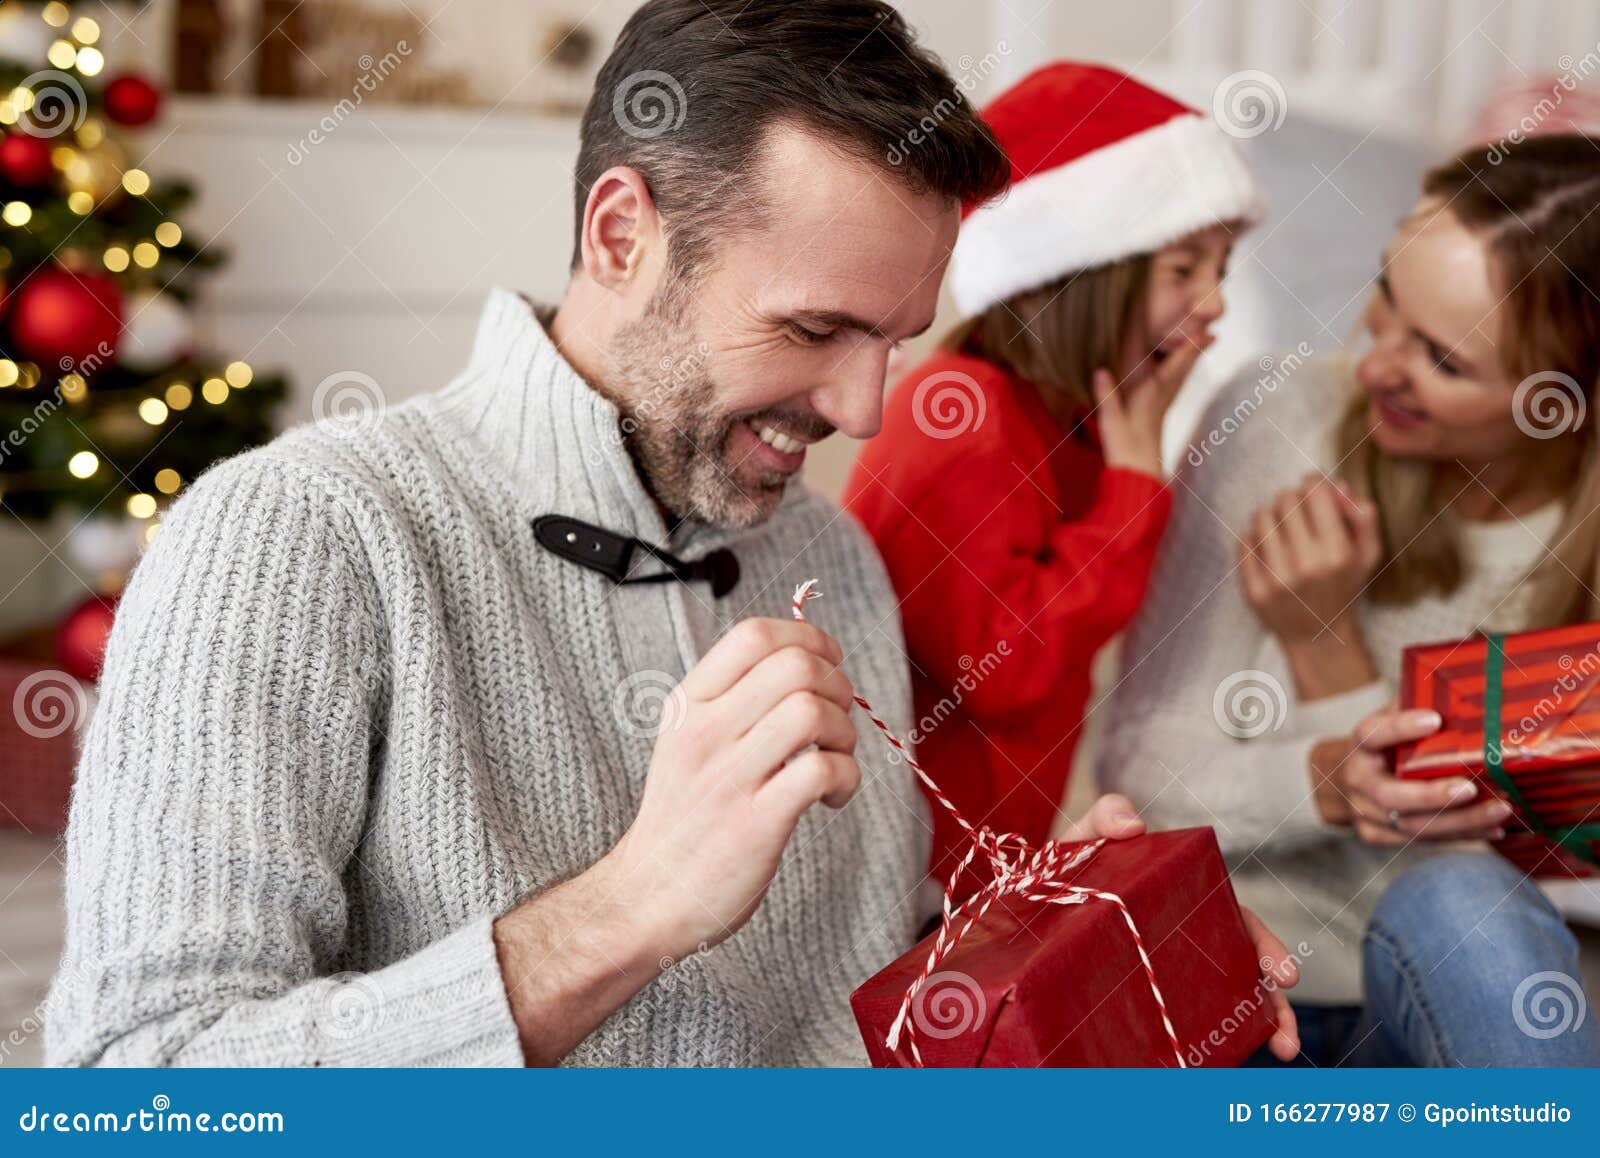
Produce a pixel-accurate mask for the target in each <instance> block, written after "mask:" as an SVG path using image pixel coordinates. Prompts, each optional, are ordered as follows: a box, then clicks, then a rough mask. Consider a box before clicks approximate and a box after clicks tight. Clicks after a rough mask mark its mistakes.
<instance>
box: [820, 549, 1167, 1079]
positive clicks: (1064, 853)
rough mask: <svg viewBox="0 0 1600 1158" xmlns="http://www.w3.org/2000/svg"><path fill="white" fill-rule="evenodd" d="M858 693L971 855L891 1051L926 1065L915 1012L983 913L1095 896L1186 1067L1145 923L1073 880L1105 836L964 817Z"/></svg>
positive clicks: (905, 1002)
mask: <svg viewBox="0 0 1600 1158" xmlns="http://www.w3.org/2000/svg"><path fill="white" fill-rule="evenodd" d="M816 585H817V581H816V580H815V579H811V580H808V581H807V582H805V583H802V584H800V586H799V587H796V588H795V592H794V603H793V606H794V617H795V618H796V619H797V620H799V621H800V622H801V623H804V622H806V614H805V605H806V603H807V602H808V601H809V600H812V599H816V598H818V597H820V596H821V594H822V592H820V591H818V590H817V589H816ZM854 698H855V702H856V706H857V707H859V708H860V709H861V710H862V711H863V712H865V713H866V714H867V719H869V720H871V721H872V723H873V725H874V726H875V727H876V728H877V729H878V731H880V732H882V733H883V738H884V739H885V740H887V741H888V742H889V744H890V745H891V746H892V747H893V748H894V750H895V751H896V752H898V753H900V756H901V758H902V759H903V760H905V762H906V763H907V764H908V765H910V767H911V770H912V771H913V772H915V773H916V774H917V777H918V779H920V780H921V781H922V783H923V784H924V785H925V786H926V787H927V789H928V792H929V794H930V795H932V796H933V798H934V799H935V800H937V801H938V802H939V803H940V804H941V805H943V806H944V808H945V810H946V811H948V812H949V813H950V816H951V817H952V818H953V819H954V820H955V822H956V824H957V825H959V826H960V827H961V830H962V831H963V832H965V833H966V834H967V837H968V843H967V848H966V852H965V854H964V855H963V856H962V857H961V861H960V863H959V864H957V865H956V867H955V870H954V871H953V872H951V874H950V878H949V880H948V881H947V882H946V883H945V888H944V916H943V918H942V919H941V921H940V922H939V932H938V934H937V935H936V936H935V937H934V940H933V947H932V948H931V949H929V950H928V958H927V960H926V961H925V962H924V963H923V966H922V970H921V972H919V973H918V974H917V979H916V980H915V981H913V982H912V983H911V986H910V987H909V988H908V989H907V990H906V994H905V997H904V998H903V999H902V1000H901V1002H900V1010H899V1012H898V1013H896V1014H895V1018H894V1021H893V1022H892V1023H891V1024H890V1026H889V1033H888V1036H887V1038H886V1039H885V1041H884V1044H885V1045H886V1046H888V1048H889V1049H890V1051H892V1052H896V1053H898V1052H899V1049H900V1043H901V1041H902V1040H903V1041H904V1042H905V1046H906V1051H907V1053H908V1055H909V1058H910V1061H911V1064H912V1065H915V1066H920V1065H922V1054H921V1052H920V1051H919V1050H918V1049H917V1025H916V1019H915V1018H914V1017H912V1016H911V1010H912V1008H913V1007H914V1005H915V1003H916V1000H917V995H918V994H919V993H921V992H922V988H923V986H925V985H926V984H927V983H928V978H929V977H931V976H932V975H933V974H934V972H935V971H937V970H938V968H939V966H940V964H941V963H942V962H943V961H944V960H945V958H947V957H948V956H949V955H950V954H951V953H953V952H954V951H955V948H956V946H957V945H959V944H960V943H961V939H962V938H963V937H965V936H966V935H967V932H968V931H969V930H970V929H971V928H972V926H973V925H975V924H977V923H978V921H980V920H982V919H983V915H984V914H985V913H987V912H988V911H989V907H990V906H991V905H993V904H994V902H995V901H997V900H999V899H1000V898H1002V897H1008V896H1010V897H1017V898H1020V899H1022V900H1025V901H1035V902H1039V903H1041V904H1047V905H1080V904H1083V903H1084V902H1085V901H1090V900H1096V901H1105V902H1107V903H1109V904H1112V905H1115V906H1116V908H1117V911H1118V912H1119V913H1121V914H1122V920H1123V922H1124V923H1125V924H1126V925H1127V926H1128V932H1129V934H1131V935H1132V937H1133V945H1134V948H1135V949H1137V950H1138V951H1139V961H1140V962H1141V963H1142V964H1143V965H1144V974H1145V979H1146V980H1147V981H1148V982H1149V983H1150V994H1151V996H1152V997H1154V998H1155V1001H1156V1008H1157V1009H1158V1010H1160V1012H1161V1024H1162V1026H1163V1027H1164V1028H1165V1029H1166V1031H1167V1040H1168V1041H1170V1042H1171V1043H1172V1053H1173V1056H1174V1057H1175V1058H1176V1059H1177V1063H1178V1067H1179V1068H1180V1069H1183V1068H1187V1063H1185V1061H1184V1057H1183V1047H1182V1046H1181V1045H1180V1044H1179V1042H1178V1033H1177V1030H1175V1029H1173V1027H1172V1018H1171V1017H1170V1016H1168V1014H1167V1002H1166V999H1165V998H1164V997H1163V996H1162V994H1161V985H1160V984H1159V983H1158V982H1157V981H1156V973H1155V968H1154V967H1153V966H1152V965H1151V964H1150V954H1149V953H1147V952H1146V951H1145V946H1144V938H1143V937H1142V936H1140V934H1139V926H1138V925H1137V924H1136V923H1135V922H1134V919H1133V914H1132V913H1130V912H1128V906H1127V905H1126V904H1124V903H1123V901H1122V898H1121V897H1119V896H1117V895H1116V894H1115V893H1108V892H1106V891H1104V890H1103V889H1091V888H1086V887H1083V886H1080V885H1069V884H1067V883H1066V878H1067V877H1068V876H1069V875H1070V874H1071V873H1072V872H1073V871H1074V870H1076V869H1077V868H1079V867H1080V866H1081V865H1082V864H1083V863H1084V862H1085V861H1087V860H1089V859H1090V858H1091V857H1093V856H1094V855H1095V853H1097V852H1098V851H1100V847H1101V846H1102V845H1104V844H1105V841H1104V840H1103V839H1101V840H1092V841H1086V842H1071V843H1066V842H1062V841H1056V840H1047V841H1045V842H1044V843H1043V844H1042V845H1039V846H1038V847H1037V848H1035V847H1034V846H1032V845H1030V844H1029V843H1028V842H1027V841H1026V840H1024V839H1023V838H1022V837H1021V836H1019V835H1018V834H1017V833H1014V832H1007V833H997V832H995V831H994V829H992V828H990V827H989V826H988V825H974V824H973V823H972V822H971V821H969V820H968V819H967V818H966V817H965V816H963V815H961V810H960V809H959V808H957V807H956V806H955V803H954V802H953V801H952V800H951V799H950V798H949V797H948V796H946V795H945V794H944V792H943V790H941V789H940V787H939V785H938V783H937V782H936V781H935V780H934V779H933V777H932V776H930V775H928V772H927V770H926V769H925V768H923V766H922V765H921V764H919V763H917V758H916V756H915V755H913V754H912V752H911V749H910V748H908V747H906V746H905V745H904V744H902V743H901V742H900V738H899V737H898V736H896V735H895V734H894V733H893V732H892V731H890V730H889V725H887V724H885V723H884V722H883V721H882V720H881V719H879V718H878V714H877V712H875V711H873V710H872V705H871V704H869V703H868V702H867V701H866V700H865V699H863V698H862V697H861V696H856V697H854ZM980 857H981V858H982V861H983V862H984V863H986V864H987V867H988V869H989V872H990V878H989V881H988V883H987V884H985V885H984V886H983V887H982V888H981V889H979V890H978V891H977V892H976V893H974V894H973V895H972V896H970V897H968V898H967V899H966V900H964V901H962V902H961V903H960V904H957V903H956V900H955V896H956V885H957V883H958V882H959V881H960V879H961V877H962V875H963V874H964V873H965V872H966V871H967V869H968V867H969V866H971V865H973V864H974V863H976V862H978V861H979V858H980Z"/></svg>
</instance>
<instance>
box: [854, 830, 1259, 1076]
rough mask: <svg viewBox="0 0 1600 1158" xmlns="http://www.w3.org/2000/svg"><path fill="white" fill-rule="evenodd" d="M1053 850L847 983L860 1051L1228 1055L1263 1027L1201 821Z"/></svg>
mask: <svg viewBox="0 0 1600 1158" xmlns="http://www.w3.org/2000/svg"><path fill="white" fill-rule="evenodd" d="M1055 851H1056V853H1057V856H1058V857H1059V861H1060V863H1059V864H1058V865H1057V866H1056V868H1055V870H1054V871H1051V872H1048V873H1044V874H1041V875H1042V876H1043V878H1044V879H1043V881H1039V882H1034V883H1032V884H1025V885H1024V886H1023V887H1021V888H1015V889H1012V888H1007V889H1004V890H1002V892H1003V895H1002V896H1000V897H998V898H997V899H995V900H994V901H993V903H992V904H990V905H988V907H987V910H986V911H984V912H982V913H981V915H979V916H978V917H977V919H975V920H972V921H971V923H970V927H966V928H965V929H964V931H963V927H964V926H966V925H967V921H968V918H969V917H970V916H972V915H973V913H975V912H976V911H977V910H978V909H979V908H982V907H983V902H984V900H985V899H988V894H987V893H986V892H980V893H979V894H977V895H976V897H974V898H973V899H972V900H971V901H969V902H968V910H967V911H962V910H960V909H959V908H958V909H957V911H956V913H955V916H954V920H953V921H946V922H944V923H943V924H942V925H941V927H940V929H939V931H938V932H937V933H935V934H933V935H931V936H929V937H928V938H926V939H925V940H924V941H922V943H921V944H919V945H917V946H916V947H915V948H913V949H912V950H911V951H910V952H909V953H906V954H905V955H904V956H902V957H901V958H899V959H898V960H897V961H895V962H894V963H893V964H891V965H889V966H888V967H887V968H886V969H883V970H882V971H881V972H879V973H877V974H876V975H874V976H873V977H871V978H870V979H868V980H867V981H866V982H865V983H864V984H863V985H862V986H861V987H860V988H858V989H857V990H856V991H855V993H853V994H852V995H851V998H850V1004H851V1007H852V1009H853V1010H854V1011H855V1015H856V1022H857V1024H858V1025H859V1026H860V1027H861V1034H862V1037H863V1038H864V1039H865V1040H866V1044H867V1054H868V1056H869V1057H870V1058H871V1060H872V1064H873V1065H875V1066H898V1065H910V1064H921V1065H929V1066H1041V1065H1043V1066H1179V1067H1187V1066H1197V1065H1206V1066H1225V1065H1237V1064H1239V1062H1241V1061H1243V1060H1244V1059H1245V1058H1247V1057H1249V1056H1250V1055H1251V1054H1252V1053H1254V1052H1255V1051H1256V1050H1257V1049H1258V1048H1259V1047H1260V1046H1261V1045H1262V1044H1263V1043H1264V1042H1265V1041H1266V1040H1267V1039H1268V1038H1269V1037H1271V1036H1272V1032H1273V1029H1274V1028H1275V1025H1276V1022H1275V1019H1274V1017H1273V1012H1272V1002H1271V990H1270V989H1269V988H1268V985H1267V983H1266V982H1264V981H1263V980H1262V979H1261V974H1260V969H1259V967H1258V965H1257V962H1256V954H1255V949H1254V947H1253V946H1252V944H1251V940H1250V936H1249V933H1248V932H1247V931H1246V929H1245V927H1244V919H1243V917H1242V916H1241V915H1240V912H1239V906H1238V903H1237V902H1236V901H1235V900H1234V895H1233V888H1232V886H1231V885H1229V883H1228V870H1227V866H1226V865H1225V864H1224V863H1223V860H1222V856H1221V854H1220V852H1219V851H1218V849H1217V838H1216V834H1215V833H1213V832H1212V831H1211V829H1209V828H1186V829H1181V830H1179V831H1176V832H1159V833H1151V834H1149V835H1146V836H1138V837H1133V838H1132V839H1129V840H1114V841H1093V842H1089V843H1087V844H1077V845H1074V844H1068V845H1060V844H1058V845H1056V846H1055ZM1021 867H1022V870H1023V872H1022V873H1021V874H1019V875H1026V873H1027V869H1028V867H1029V866H1028V865H1027V864H1026V862H1024V864H1023V866H1021ZM957 933H959V934H960V935H959V937H956V936H955V934H957ZM952 939H954V943H953V944H952V943H951V942H952Z"/></svg>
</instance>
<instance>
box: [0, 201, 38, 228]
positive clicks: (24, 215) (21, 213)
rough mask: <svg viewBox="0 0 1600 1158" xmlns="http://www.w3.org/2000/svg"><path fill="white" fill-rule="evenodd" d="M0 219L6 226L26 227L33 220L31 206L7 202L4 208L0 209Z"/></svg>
mask: <svg viewBox="0 0 1600 1158" xmlns="http://www.w3.org/2000/svg"><path fill="white" fill-rule="evenodd" d="M0 219H4V221H5V223H6V224H7V225H17V226H21V225H26V224H28V222H29V221H32V220H33V206H31V205H29V204H28V203H27V202H26V201H7V202H6V207H5V208H4V209H0Z"/></svg>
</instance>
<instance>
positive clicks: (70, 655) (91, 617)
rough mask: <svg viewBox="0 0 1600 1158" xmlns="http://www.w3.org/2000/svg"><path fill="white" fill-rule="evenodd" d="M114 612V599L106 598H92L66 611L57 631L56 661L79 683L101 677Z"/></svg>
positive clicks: (115, 602) (115, 606)
mask: <svg viewBox="0 0 1600 1158" xmlns="http://www.w3.org/2000/svg"><path fill="white" fill-rule="evenodd" d="M116 613H117V601H116V598H115V597H114V596H106V595H91V596H90V597H89V598H88V599H85V600H84V601H83V602H82V603H80V604H78V605H77V606H76V607H74V608H73V609H72V610H71V611H69V612H67V614H66V618H64V619H63V620H62V621H61V626H60V627H59V628H58V629H57V630H56V658H57V659H59V660H60V661H61V666H62V667H63V668H65V669H66V671H67V672H68V674H70V675H75V676H77V677H78V678H79V679H81V680H90V681H93V680H97V679H99V678H100V665H101V664H102V663H104V662H105V658H106V640H108V639H110V638H111V622H112V620H113V619H114V618H115V616H116Z"/></svg>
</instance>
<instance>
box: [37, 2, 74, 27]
mask: <svg viewBox="0 0 1600 1158" xmlns="http://www.w3.org/2000/svg"><path fill="white" fill-rule="evenodd" d="M40 15H41V16H43V17H44V22H45V23H46V24H48V25H50V27H51V28H65V27H66V26H67V21H68V20H70V19H71V18H72V9H70V8H68V7H67V6H66V5H65V4H63V3H61V0H50V3H48V4H46V5H45V6H44V11H43V12H41V13H40Z"/></svg>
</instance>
